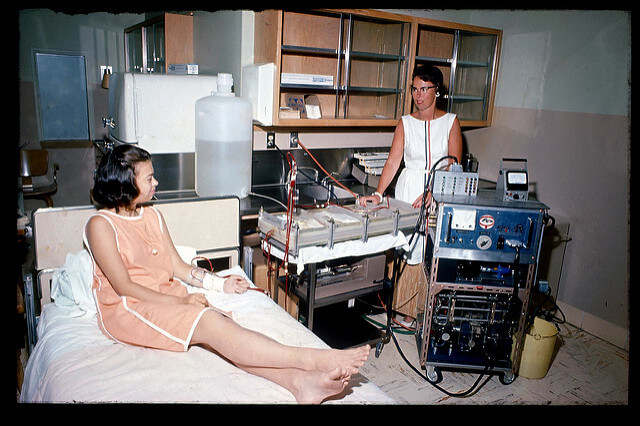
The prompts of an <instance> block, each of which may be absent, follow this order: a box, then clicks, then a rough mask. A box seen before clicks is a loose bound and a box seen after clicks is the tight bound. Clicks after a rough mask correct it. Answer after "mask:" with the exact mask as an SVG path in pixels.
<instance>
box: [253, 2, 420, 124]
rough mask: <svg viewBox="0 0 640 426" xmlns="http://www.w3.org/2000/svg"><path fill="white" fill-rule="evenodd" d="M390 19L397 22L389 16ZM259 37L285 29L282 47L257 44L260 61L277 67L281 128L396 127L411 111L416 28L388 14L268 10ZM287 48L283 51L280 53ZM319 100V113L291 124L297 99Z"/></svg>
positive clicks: (279, 39) (278, 42) (277, 119)
mask: <svg viewBox="0 0 640 426" xmlns="http://www.w3.org/2000/svg"><path fill="white" fill-rule="evenodd" d="M389 16H390V15H389ZM256 23H257V25H256V29H257V32H256V39H258V37H260V38H262V34H263V33H260V34H261V35H260V36H259V35H258V30H259V31H269V30H272V31H273V29H278V28H279V29H280V32H278V33H276V34H272V35H271V36H270V37H268V38H271V39H274V41H276V44H272V45H269V44H267V43H264V44H262V49H260V47H261V44H260V43H259V42H257V43H256V45H257V48H256V62H274V63H276V65H277V72H276V79H277V80H278V81H276V86H277V87H276V88H277V96H276V99H277V100H278V101H277V105H275V108H274V110H275V114H274V124H275V125H280V126H286V125H295V126H328V125H332V126H335V125H344V126H351V125H353V126H359V125H360V126H361V125H373V126H388V125H395V123H397V120H398V119H399V118H400V116H401V115H402V113H403V110H404V99H405V95H404V94H405V89H406V87H405V86H406V71H407V66H408V54H409V38H410V28H411V24H410V23H409V22H404V21H402V20H399V19H392V18H388V17H387V15H385V14H380V13H378V14H372V15H358V14H352V13H342V12H333V11H317V12H302V13H301V12H293V11H268V12H264V13H261V14H258V17H257V19H256ZM278 46H279V48H278ZM310 96H311V97H313V100H312V101H311V102H316V99H317V103H318V104H319V106H320V108H319V110H320V111H319V114H320V115H314V116H309V115H308V114H306V111H305V114H306V115H305V114H303V115H302V116H300V117H297V116H296V117H295V118H290V117H291V115H290V114H291V113H295V111H291V110H290V108H291V105H292V103H294V102H293V101H295V99H300V98H302V99H306V100H309V97H310Z"/></svg>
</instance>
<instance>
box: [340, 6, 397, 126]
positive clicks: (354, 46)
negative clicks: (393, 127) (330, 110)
mask: <svg viewBox="0 0 640 426" xmlns="http://www.w3.org/2000/svg"><path fill="white" fill-rule="evenodd" d="M409 29H410V24H409V23H407V22H401V21H393V20H385V19H378V18H371V17H363V16H357V15H351V16H349V19H347V20H345V22H344V23H343V39H346V40H347V43H346V49H345V54H344V56H345V60H344V66H343V67H342V70H341V71H342V76H343V78H342V79H341V80H342V81H344V83H343V86H341V87H340V89H341V92H340V95H341V96H340V99H339V102H340V108H339V114H338V117H339V118H346V119H399V118H400V116H401V115H402V112H403V104H404V102H403V101H404V86H405V82H406V80H405V79H406V71H407V52H408V40H409Z"/></svg>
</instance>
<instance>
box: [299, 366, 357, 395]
mask: <svg viewBox="0 0 640 426" xmlns="http://www.w3.org/2000/svg"><path fill="white" fill-rule="evenodd" d="M350 377H351V375H350V374H348V373H347V372H345V371H343V370H341V369H340V367H336V368H335V369H334V370H333V371H330V372H318V371H301V372H300V374H298V375H297V376H296V383H295V389H294V390H293V395H294V396H295V398H296V401H297V402H298V403H301V404H320V403H321V402H322V401H324V400H325V399H327V398H329V397H330V396H333V395H337V394H339V393H340V392H342V391H343V390H344V388H345V387H346V386H347V383H348V382H349V378H350Z"/></svg>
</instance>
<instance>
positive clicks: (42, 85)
mask: <svg viewBox="0 0 640 426" xmlns="http://www.w3.org/2000/svg"><path fill="white" fill-rule="evenodd" d="M36 68H37V76H38V77H37V78H38V99H39V102H40V105H39V106H40V119H41V126H42V139H43V140H74V139H84V140H86V139H89V116H88V115H89V114H88V109H87V74H86V69H85V58H84V56H82V55H66V54H48V53H36Z"/></svg>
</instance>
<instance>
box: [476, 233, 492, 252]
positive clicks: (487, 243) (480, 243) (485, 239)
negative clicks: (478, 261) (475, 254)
mask: <svg viewBox="0 0 640 426" xmlns="http://www.w3.org/2000/svg"><path fill="white" fill-rule="evenodd" d="M491 243H492V241H491V237H490V236H488V235H480V236H479V237H478V239H477V240H476V246H477V247H478V248H479V249H480V250H487V249H489V247H491Z"/></svg>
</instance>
